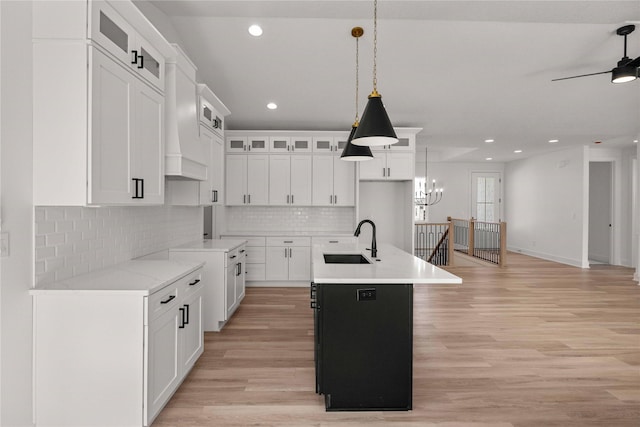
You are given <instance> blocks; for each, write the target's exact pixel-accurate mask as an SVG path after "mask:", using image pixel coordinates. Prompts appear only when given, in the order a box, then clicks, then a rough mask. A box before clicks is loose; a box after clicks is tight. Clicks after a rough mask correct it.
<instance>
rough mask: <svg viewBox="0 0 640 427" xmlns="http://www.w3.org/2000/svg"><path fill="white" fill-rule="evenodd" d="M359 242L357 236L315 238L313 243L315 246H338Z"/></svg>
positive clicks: (312, 240)
mask: <svg viewBox="0 0 640 427" xmlns="http://www.w3.org/2000/svg"><path fill="white" fill-rule="evenodd" d="M356 241H357V239H356V237H355V236H322V237H318V236H314V237H312V239H311V242H312V243H313V244H314V245H337V244H344V243H355V242H356Z"/></svg>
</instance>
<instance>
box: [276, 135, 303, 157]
mask: <svg viewBox="0 0 640 427" xmlns="http://www.w3.org/2000/svg"><path fill="white" fill-rule="evenodd" d="M312 146H313V142H312V138H311V137H296V136H291V137H290V136H271V137H269V151H270V152H272V153H285V152H288V153H292V154H293V153H311V152H312Z"/></svg>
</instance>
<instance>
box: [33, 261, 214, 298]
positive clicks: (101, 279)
mask: <svg viewBox="0 0 640 427" xmlns="http://www.w3.org/2000/svg"><path fill="white" fill-rule="evenodd" d="M203 265H204V263H203V262H188V261H169V260H132V261H127V262H124V263H122V264H118V265H114V266H112V267H109V268H104V269H102V270H97V271H94V272H91V273H87V274H83V275H80V276H76V277H72V278H70V279H66V280H60V281H58V282H54V283H50V284H47V285H42V286H39V287H37V288H33V289H31V290H30V291H29V292H30V294H31V295H43V294H50V293H57V292H60V291H66V292H75V293H83V292H102V293H105V294H112V293H118V294H120V293H137V294H140V295H151V294H152V293H154V292H156V291H158V290H160V289H162V288H164V287H165V286H167V285H169V284H171V283H173V282H175V281H176V280H178V279H180V278H182V277H184V276H186V275H188V274H190V273H193V272H194V271H196V270H197V269H199V268H200V267H202V266H203Z"/></svg>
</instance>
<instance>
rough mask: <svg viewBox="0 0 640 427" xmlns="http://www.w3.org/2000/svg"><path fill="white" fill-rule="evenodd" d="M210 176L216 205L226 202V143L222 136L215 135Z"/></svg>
mask: <svg viewBox="0 0 640 427" xmlns="http://www.w3.org/2000/svg"><path fill="white" fill-rule="evenodd" d="M210 166H211V167H210V170H209V176H210V177H211V191H212V193H213V194H212V196H213V204H214V205H222V204H224V144H223V142H222V138H220V137H219V136H218V135H215V134H214V135H213V143H212V144H211V165H210Z"/></svg>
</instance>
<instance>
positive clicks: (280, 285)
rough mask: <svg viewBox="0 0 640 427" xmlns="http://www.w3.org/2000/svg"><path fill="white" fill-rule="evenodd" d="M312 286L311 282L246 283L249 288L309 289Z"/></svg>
mask: <svg viewBox="0 0 640 427" xmlns="http://www.w3.org/2000/svg"><path fill="white" fill-rule="evenodd" d="M310 284H311V279H309V281H307V282H305V281H285V280H282V281H273V280H272V281H262V280H260V281H251V282H246V284H245V285H246V286H247V288H308V287H309V286H310Z"/></svg>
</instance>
